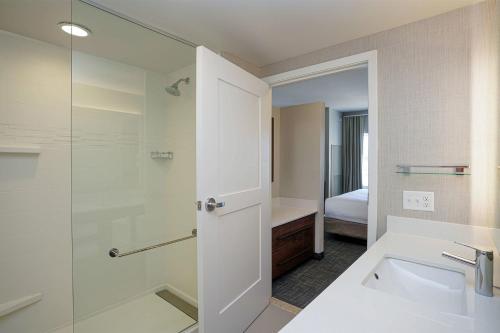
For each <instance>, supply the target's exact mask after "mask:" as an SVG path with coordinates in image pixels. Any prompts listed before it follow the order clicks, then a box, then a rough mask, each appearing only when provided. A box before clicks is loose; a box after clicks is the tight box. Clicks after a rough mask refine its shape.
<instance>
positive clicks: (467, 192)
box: [262, 0, 500, 235]
mask: <svg viewBox="0 0 500 333" xmlns="http://www.w3.org/2000/svg"><path fill="white" fill-rule="evenodd" d="M498 12H499V10H498V1H494V0H488V1H485V2H482V3H480V4H478V5H474V6H470V7H465V8H461V9H458V10H455V11H452V12H449V13H446V14H443V15H440V16H436V17H433V18H430V19H427V20H423V21H420V22H416V23H412V24H408V25H405V26H402V27H399V28H395V29H392V30H389V31H384V32H381V33H377V34H374V35H371V36H367V37H364V38H360V39H356V40H352V41H349V42H345V43H342V44H339V45H334V46H330V47H327V48H324V49H322V50H318V51H315V52H311V53H308V54H305V55H302V56H298V57H294V58H291V59H287V60H284V61H282V62H278V63H275V64H271V65H268V66H265V67H263V68H262V75H263V76H269V75H273V74H277V73H282V72H286V71H289V70H292V69H296V68H301V67H304V66H309V65H313V64H317V63H321V62H325V61H329V60H332V59H338V58H341V57H345V56H348V55H353V54H357V53H362V52H366V51H369V50H377V51H378V53H377V57H378V102H379V105H378V109H379V110H380V111H379V121H378V123H379V152H378V156H379V161H378V170H379V171H378V173H379V174H378V184H379V186H378V202H379V206H378V221H379V223H378V226H379V229H378V234H379V235H381V234H382V233H384V232H385V221H386V217H387V215H396V216H406V217H416V218H422V219H431V220H436V221H445V222H453V223H460V224H474V225H480V226H494V225H496V226H499V223H500V219H499V218H498V216H500V213H499V212H498V211H499V210H500V208H499V206H498V202H500V200H498V198H499V191H500V190H499V188H498V184H499V181H498V179H499V173H498V169H497V165H498V156H497V155H499V154H500V153H499V152H498V151H499V149H498V146H499V145H500V143H499V141H500V140H499V136H498V132H499V131H498V124H499V120H498V118H499V116H498V95H499V93H498V88H497V86H496V81H497V80H498V78H497V77H495V76H496V75H495V74H496V73H498V53H497V50H496V49H497V47H498V31H499V25H498V24H499V21H498ZM495 38H497V39H496V40H495ZM495 99H496V100H495ZM464 162H465V163H471V165H472V176H470V177H460V176H425V175H420V176H419V175H415V176H402V175H400V174H396V173H395V169H396V165H397V164H404V163H410V164H411V163H414V164H426V163H428V164H449V163H464ZM403 190H423V191H433V192H435V198H436V202H435V211H434V212H418V211H410V210H403V208H402V191H403ZM495 203H496V204H495ZM495 210H496V211H497V212H496V213H495Z"/></svg>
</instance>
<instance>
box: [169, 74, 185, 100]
mask: <svg viewBox="0 0 500 333" xmlns="http://www.w3.org/2000/svg"><path fill="white" fill-rule="evenodd" d="M181 82H184V83H185V84H189V77H186V78H184V79H179V80H177V81H176V82H175V83H174V84H172V85H171V86H169V87H166V88H165V91H166V92H167V93H169V94H170V95H172V96H180V95H181V91H180V90H179V83H181Z"/></svg>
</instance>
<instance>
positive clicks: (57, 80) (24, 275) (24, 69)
mask: <svg viewBox="0 0 500 333" xmlns="http://www.w3.org/2000/svg"><path fill="white" fill-rule="evenodd" d="M0 45H1V47H0V59H1V61H0V73H1V75H0V146H3V145H14V146H23V145H29V146H39V147H40V148H41V153H40V155H38V156H36V155H14V154H0V235H1V239H2V240H1V241H0V253H1V255H0V267H1V269H0V304H1V303H5V302H8V301H12V300H15V299H18V298H21V297H24V296H28V295H30V294H34V293H39V292H41V293H43V299H42V300H41V301H40V302H38V303H36V304H34V305H31V306H29V307H27V308H25V309H22V310H19V311H17V312H15V313H12V314H10V315H8V316H6V317H3V318H0V332H2V333H3V332H5V333H40V332H47V331H49V330H52V329H54V328H56V327H59V326H63V325H66V324H70V323H71V321H72V303H71V292H72V291H71V222H70V221H71V210H70V208H71V201H70V198H71V189H70V175H71V174H70V171H71V164H70V163H71V160H70V149H71V148H70V121H71V120H70V119H71V118H70V115H71V100H70V96H71V67H70V65H71V53H70V51H69V50H68V49H64V48H60V47H55V46H53V45H49V44H46V43H43V42H39V41H35V40H32V39H28V38H25V37H21V36H19V35H14V34H10V33H7V32H4V31H0Z"/></svg>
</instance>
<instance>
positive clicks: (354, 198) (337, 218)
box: [325, 189, 368, 239]
mask: <svg viewBox="0 0 500 333" xmlns="http://www.w3.org/2000/svg"><path fill="white" fill-rule="evenodd" d="M367 227H368V189H359V190H356V191H352V192H348V193H344V194H341V195H337V196H335V197H331V198H328V199H326V201H325V231H326V232H329V233H332V234H338V235H342V236H349V237H354V238H360V239H366V235H367Z"/></svg>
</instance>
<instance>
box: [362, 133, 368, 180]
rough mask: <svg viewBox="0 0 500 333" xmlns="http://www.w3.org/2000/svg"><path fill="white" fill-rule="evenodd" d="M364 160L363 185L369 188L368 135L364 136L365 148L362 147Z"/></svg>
mask: <svg viewBox="0 0 500 333" xmlns="http://www.w3.org/2000/svg"><path fill="white" fill-rule="evenodd" d="M362 150H363V152H362V158H361V159H362V160H361V184H362V185H363V188H368V133H364V134H363V147H362Z"/></svg>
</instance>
